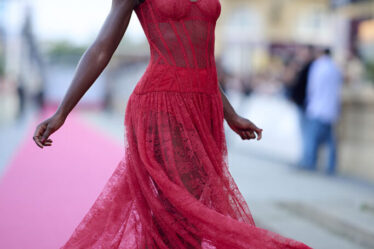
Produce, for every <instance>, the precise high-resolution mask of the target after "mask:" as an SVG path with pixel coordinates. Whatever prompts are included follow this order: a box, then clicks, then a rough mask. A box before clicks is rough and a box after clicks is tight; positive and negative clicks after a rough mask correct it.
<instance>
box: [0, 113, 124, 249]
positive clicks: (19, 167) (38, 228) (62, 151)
mask: <svg viewBox="0 0 374 249" xmlns="http://www.w3.org/2000/svg"><path fill="white" fill-rule="evenodd" d="M35 125H36V124H35ZM35 125H33V126H32V127H30V131H29V132H28V136H27V137H26V140H25V141H24V142H23V144H22V145H21V146H20V148H19V149H18V151H17V152H16V153H15V156H14V157H13V160H12V161H11V162H10V165H8V166H7V168H6V170H5V173H4V175H3V176H2V178H1V181H0V220H1V222H0V248H4V249H55V248H59V246H62V244H63V243H64V242H65V241H66V240H67V239H68V237H69V236H70V235H71V233H72V232H73V229H74V228H75V226H76V225H77V224H78V223H79V221H80V220H81V219H82V218H83V215H84V214H85V213H86V212H87V211H88V209H89V208H90V207H91V205H92V204H93V202H94V200H95V199H96V197H97V196H98V194H99V193H100V191H101V189H102V188H103V186H104V184H105V182H106V181H107V180H108V179H109V177H110V175H111V174H112V172H113V171H114V168H115V167H116V166H117V164H118V162H119V161H120V160H121V158H122V157H123V154H124V153H123V151H122V146H121V144H119V143H117V142H115V141H113V140H111V139H110V138H108V137H106V136H105V134H102V133H100V132H99V131H98V130H96V129H95V128H94V127H91V126H89V125H87V124H86V123H85V122H82V121H81V120H80V118H79V116H77V114H74V113H72V115H71V116H69V117H68V119H67V120H66V122H65V124H64V126H63V127H62V128H61V129H60V130H59V131H57V133H55V134H53V135H52V136H51V138H52V140H53V146H52V147H45V148H44V149H40V148H39V147H37V146H36V145H35V144H34V141H33V140H32V135H33V132H34V128H35Z"/></svg>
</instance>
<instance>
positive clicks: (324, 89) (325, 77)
mask: <svg viewBox="0 0 374 249" xmlns="http://www.w3.org/2000/svg"><path fill="white" fill-rule="evenodd" d="M341 87H342V75H341V72H340V70H339V69H338V67H337V65H336V64H335V62H334V61H333V60H332V58H331V50H330V49H329V48H327V49H324V50H323V52H322V53H321V55H320V56H319V57H318V58H317V59H316V60H315V61H314V62H313V63H312V65H311V68H310V74H309V76H308V84H307V93H306V124H305V136H306V137H305V139H306V140H305V147H304V151H303V158H302V161H301V167H302V168H304V169H308V170H315V169H316V166H317V165H316V164H317V157H318V149H319V148H320V146H321V145H322V144H325V143H326V144H327V146H328V152H329V153H328V161H327V165H326V169H325V171H326V173H328V174H334V173H335V167H336V150H337V149H336V138H335V134H334V125H335V124H336V122H337V121H338V118H339V113H340V93H341Z"/></svg>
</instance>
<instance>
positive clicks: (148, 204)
mask: <svg viewBox="0 0 374 249" xmlns="http://www.w3.org/2000/svg"><path fill="white" fill-rule="evenodd" d="M220 11H221V5H220V3H219V0H197V1H196V2H191V1H190V0H146V1H145V2H144V3H142V4H141V5H139V6H138V7H137V8H136V9H135V12H136V14H137V16H138V18H139V20H140V23H141V25H142V27H143V30H144V32H145V34H146V36H147V39H148V42H149V44H150V53H151V58H150V63H149V64H148V67H147V69H146V71H145V73H144V74H143V76H142V78H141V79H140V80H139V82H138V83H137V85H136V87H135V89H134V91H133V93H132V94H131V96H130V99H129V101H128V104H127V107H126V112H125V121H124V126H125V137H126V140H125V141H126V146H125V153H124V157H123V159H122V160H121V161H120V162H119V164H118V166H117V168H116V169H115V171H114V173H113V175H112V176H111V177H110V179H109V180H108V182H107V183H106V185H105V187H104V189H103V191H102V192H101V194H100V195H99V196H98V198H97V200H96V201H95V202H94V204H93V206H92V207H91V208H90V210H89V212H88V213H87V214H86V215H85V217H84V218H83V220H82V221H81V222H80V224H79V225H78V226H77V228H76V229H75V230H74V232H73V234H72V235H71V237H70V239H69V240H68V241H67V242H66V243H65V245H64V246H63V247H61V249H88V248H90V249H195V248H202V249H273V248H282V249H283V248H284V249H285V248H305V249H307V248H310V247H308V246H306V245H305V244H303V243H301V242H298V241H295V240H292V239H289V238H285V237H283V236H280V235H278V234H276V233H273V232H271V231H268V230H265V229H262V228H259V227H256V226H255V223H254V221H253V218H252V216H251V213H250V211H249V208H248V206H247V204H246V202H245V200H244V198H243V196H242V195H241V193H240V192H239V190H238V187H237V186H236V184H235V182H234V180H233V178H232V177H231V175H230V173H229V171H228V165H227V150H226V141H225V134H224V129H223V106H222V100H221V95H220V92H219V88H218V82H217V73H216V67H215V61H214V29H215V25H216V20H217V19H218V17H219V15H220Z"/></svg>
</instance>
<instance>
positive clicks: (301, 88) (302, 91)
mask: <svg viewBox="0 0 374 249" xmlns="http://www.w3.org/2000/svg"><path fill="white" fill-rule="evenodd" d="M314 59H315V48H314V47H313V46H312V45H308V46H305V47H301V48H299V49H297V50H296V55H295V59H294V60H293V63H292V64H293V65H296V73H295V74H294V76H293V80H292V85H291V87H290V93H289V98H290V99H291V100H292V102H294V103H295V105H296V107H297V111H298V113H297V114H298V118H299V127H300V135H301V136H300V137H301V143H302V147H303V150H305V147H306V146H307V145H306V132H305V107H306V106H305V99H306V89H307V84H308V78H309V72H310V67H311V65H312V63H313V61H314Z"/></svg>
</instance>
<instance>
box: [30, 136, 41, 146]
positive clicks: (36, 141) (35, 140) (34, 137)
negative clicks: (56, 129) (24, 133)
mask: <svg viewBox="0 0 374 249" xmlns="http://www.w3.org/2000/svg"><path fill="white" fill-rule="evenodd" d="M32 138H33V139H34V142H35V143H36V145H37V146H38V147H40V148H43V144H42V143H41V142H40V141H39V137H37V136H33V137H32Z"/></svg>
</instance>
